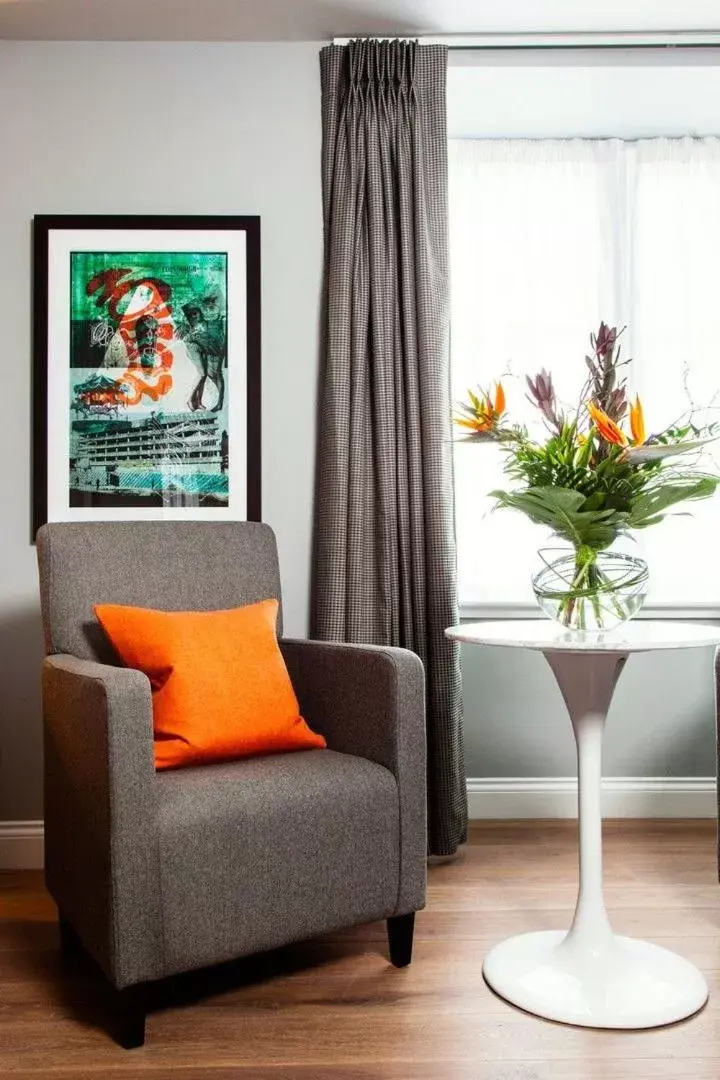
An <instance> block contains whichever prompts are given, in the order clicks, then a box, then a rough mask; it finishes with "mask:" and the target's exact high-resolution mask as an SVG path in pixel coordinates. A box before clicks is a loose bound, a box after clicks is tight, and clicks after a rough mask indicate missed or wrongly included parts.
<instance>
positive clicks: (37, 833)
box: [0, 821, 43, 870]
mask: <svg viewBox="0 0 720 1080" xmlns="http://www.w3.org/2000/svg"><path fill="white" fill-rule="evenodd" d="M42 865H43V823H42V821H0V870H39V869H42Z"/></svg>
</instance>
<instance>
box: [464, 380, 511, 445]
mask: <svg viewBox="0 0 720 1080" xmlns="http://www.w3.org/2000/svg"><path fill="white" fill-rule="evenodd" d="M468 397H469V398H470V404H469V405H463V409H464V410H465V412H466V413H468V416H467V417H466V416H456V417H455V423H456V424H458V425H459V427H464V428H469V429H470V430H471V431H474V432H475V433H476V434H480V435H482V434H487V433H488V432H491V431H494V430H495V428H496V427H497V424H498V421H499V419H500V417H501V416H502V414H503V413H504V412H505V391H504V390H503V385H502V383H496V384H495V400H494V401H493V400H492V398H491V397H490V392H489V391H485V390H483V391H481V392H480V396H479V397H478V395H477V394H474V393H473V392H472V390H468Z"/></svg>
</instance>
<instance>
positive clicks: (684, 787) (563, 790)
mask: <svg viewBox="0 0 720 1080" xmlns="http://www.w3.org/2000/svg"><path fill="white" fill-rule="evenodd" d="M467 791H468V804H469V809H470V818H471V820H478V819H487V818H490V819H500V818H508V819H512V818H573V817H575V815H576V814H577V780H576V779H575V777H572V776H557V777H553V776H548V777H542V776H538V777H536V776H528V777H497V778H494V777H493V778H484V779H479V778H478V779H473V778H470V779H468V782H467ZM602 811H603V816H604V817H609V818H715V817H717V812H718V804H717V794H716V782H715V777H714V776H707V777H706V776H672V777H667V776H608V777H605V778H604V779H603V798H602Z"/></svg>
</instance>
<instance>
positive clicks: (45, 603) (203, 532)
mask: <svg viewBox="0 0 720 1080" xmlns="http://www.w3.org/2000/svg"><path fill="white" fill-rule="evenodd" d="M37 554H38V563H39V567H40V597H41V605H42V615H43V626H44V629H45V647H46V649H47V651H48V652H49V653H71V654H72V655H74V656H77V657H80V658H82V659H92V660H100V661H101V662H103V663H116V662H117V659H116V657H115V654H114V653H113V651H112V649H111V647H110V645H109V644H108V642H107V640H106V638H105V635H104V634H103V632H102V629H101V627H100V625H99V623H98V621H97V619H96V618H95V615H94V613H93V605H94V604H100V603H105V604H130V605H133V606H135V607H145V608H155V609H158V610H160V611H212V610H220V609H223V608H233V607H241V606H242V605H244V604H252V603H254V602H256V601H257V600H265V599H267V598H268V597H276V598H277V599H278V600H280V573H279V569H278V558H277V547H276V544H275V535H274V533H273V531H272V529H271V528H270V527H269V526H268V525H261V524H259V523H256V522H251V521H238V522H231V523H226V522H222V523H219V522H218V523H216V522H204V521H203V522H199V521H198V522H185V521H183V522H164V521H163V522H156V521H148V522H145V521H143V522H134V521H132V522H131V521H127V522H126V521H123V522H92V523H82V524H75V523H72V524H69V523H64V522H63V523H60V522H58V523H51V524H49V525H43V526H42V528H41V529H40V530H39V532H38V536H37ZM281 632H282V622H281V617H280V614H278V635H279V634H280V633H281Z"/></svg>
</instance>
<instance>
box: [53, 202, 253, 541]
mask: <svg viewBox="0 0 720 1080" xmlns="http://www.w3.org/2000/svg"><path fill="white" fill-rule="evenodd" d="M189 232H194V233H200V234H202V235H203V237H204V238H206V239H207V242H208V243H210V241H211V240H214V239H215V237H214V236H211V235H209V234H215V235H216V236H217V237H218V240H220V237H221V236H228V237H230V239H232V237H233V236H234V235H235V234H236V233H237V232H242V233H244V237H245V241H244V260H245V266H244V272H243V273H242V274H241V270H240V267H238V266H237V265H236V266H235V270H234V277H235V278H238V275H241V276H242V277H244V282H245V296H244V305H239V304H238V300H239V297H238V296H237V295H235V296H234V297H233V296H231V295H230V289H229V287H228V289H227V290H226V297H225V303H226V320H225V324H224V325H225V352H224V360H220V361H217V364H218V366H220V367H222V366H223V365H224V369H225V371H227V369H228V367H229V360H228V356H229V351H230V350H229V346H228V342H229V341H231V340H233V338H232V335H235V338H234V341H235V343H236V344H237V342H238V340H239V339H238V338H237V335H238V333H242V334H244V338H245V340H244V349H242V348H241V349H240V353H239V354H243V355H244V358H245V374H246V378H245V380H244V381H245V395H246V403H245V408H244V410H243V411H242V412H243V421H244V427H245V433H244V434H245V453H246V470H245V471H246V476H245V505H244V507H242V506H239V502H240V501H241V500H238V499H236V500H235V506H234V507H233V498H232V494H230V495H227V496H225V498H226V500H227V519H228V520H249V521H259V520H261V441H260V440H261V426H260V425H261V408H260V406H261V329H260V319H261V286H260V218H259V216H257V215H249V216H214V215H155V214H151V215H150V214H148V215H146V214H142V215H114V214H111V215H75V214H39V215H35V217H34V219H33V223H32V256H33V269H32V274H33V307H32V312H33V317H32V353H33V397H32V433H33V438H32V524H31V527H32V538H33V539H34V537H35V534H36V533H37V530H38V528H39V527H40V526H41V525H42V524H44V523H45V522H46V521H48V520H49V516H48V513H49V509H50V510H51V511H52V507H49V498H48V495H49V493H48V466H49V462H50V461H51V460H53V459H52V458H51V452H52V450H53V449H54V450H55V460H56V459H57V453H58V450H57V447H54V448H51V447H49V445H48V439H49V436H50V431H49V422H48V416H49V413H48V410H49V408H50V407H52V408H53V410H54V412H55V413H57V412H58V410H59V408H60V406H59V404H58V402H57V401H51V400H50V390H49V376H50V374H51V372H50V367H49V365H50V364H51V363H56V362H57V361H56V359H53V357H57V356H62V355H63V353H64V352H65V346H67V354H66V355H67V365H68V373H69V372H70V369H71V367H72V366H73V363H72V358H71V351H72V350H71V340H73V339H72V333H73V330H74V324H73V322H72V315H71V314H70V313H69V314H68V317H67V321H66V323H63V321H62V319H56V318H55V315H54V312H55V310H56V309H57V308H58V304H60V305H61V301H57V303H56V297H55V296H54V293H53V290H54V289H55V288H56V285H57V282H59V281H60V280H63V282H64V284H63V287H62V289H61V290H60V291H61V292H62V291H63V290H65V291H66V292H67V306H68V312H69V310H70V307H69V297H70V290H71V288H72V282H71V273H70V271H69V270H68V271H67V275H68V276H67V281H65V279H64V278H63V274H64V273H65V271H63V272H62V273H58V272H57V267H58V266H61V265H62V263H63V257H62V256H63V252H62V251H61V252H60V254H59V255H58V252H57V250H56V249H53V256H52V258H51V242H55V243H56V245H58V246H60V247H61V244H60V237H61V236H62V237H65V236H68V235H69V234H71V233H72V234H77V233H80V234H82V237H83V240H87V245H88V250H92V248H93V243H92V239H93V235H97V234H100V233H113V234H116V233H119V234H121V237H122V236H127V237H128V238H129V239H130V242H131V247H132V248H133V249H134V250H138V236H140V238H141V239H142V234H143V233H148V234H149V233H155V234H162V235H163V236H164V237H168V238H171V239H172V242H173V244H174V243H175V242H176V241H175V234H177V243H178V244H180V241H181V239H183V238H184V236H186V235H187V234H188V233H189ZM118 239H119V238H118ZM217 246H218V249H219V255H222V254H223V251H221V250H220V243H219V244H218V245H217ZM230 247H232V244H231V245H230ZM146 248H147V250H148V251H149V252H150V253H151V255H154V254H157V255H158V257H160V253H161V252H162V251H163V250H164V248H163V244H162V243H159V244H157V246H155V247H153V242H151V240H150V238H148V243H147V245H146ZM111 250H112V251H115V250H122V247H120V248H119V249H116V248H112V249H111ZM143 250H145V247H143ZM208 250H209V249H207V248H205V247H203V251H202V253H201V254H200V255H199V256H198V258H199V259H202V257H203V256H207V253H208ZM82 251H85V244H83V245H82ZM178 251H182V245H180V247H179V248H175V247H173V248H172V252H173V253H174V254H176V255H177V252H178ZM68 254H69V255H71V256H73V257H74V256H76V255H77V252H76V251H74V250H69V252H68ZM99 254H102V252H100V253H99ZM183 254H185V255H187V256H188V257H190V256H191V255H192V251H188V252H183ZM224 254H225V255H226V264H225V265H230V260H231V259H232V258H235V261H236V263H237V262H238V259H239V256H238V257H236V256H234V255H231V254H229V252H228V251H225V252H224ZM171 257H172V256H171ZM207 257H208V258H209V256H207ZM121 261H122V260H121ZM178 261H179V260H178ZM148 280H150V279H148ZM225 280H226V282H227V283H228V285H229V283H230V280H231V278H230V275H229V274H227V273H226V278H225ZM101 295H102V294H101ZM167 309H168V310H169V311H171V310H172V304H171V301H170V302H168V305H167ZM236 309H237V310H238V311H244V325H242V326H240V325H237V323H238V322H239V319H238V318H237V317H236V316H235V315H233V314H232V313H233V312H234V311H235V310H236ZM183 310H184V311H188V310H189V306H186V307H185V308H184V309H183ZM200 318H201V316H198V319H200ZM233 320H234V321H233ZM55 324H57V325H55ZM60 324H62V326H63V327H64V329H65V330H66V333H65V337H66V340H63V341H62V342H60V343H59V342H58V335H57V329H58V326H59V325H60ZM51 335H53V339H52V340H53V344H52V347H50V340H51ZM60 336H61V337H62V336H63V335H60ZM198 340H199V338H198ZM152 347H153V348H155V347H156V346H154V345H153V346H152ZM160 347H162V346H160ZM188 352H189V347H188ZM195 353H196V354H197V353H198V349H197V347H196V348H195ZM206 355H207V354H206ZM170 356H172V353H170ZM142 362H143V363H145V361H144V360H143V361H142ZM75 366H76V367H77V366H78V365H77V364H75ZM136 366H137V364H136ZM128 370H129V369H128ZM148 370H150V369H148ZM54 374H55V375H56V376H57V375H58V373H57V372H55V373H54ZM216 374H217V371H216ZM229 376H230V377H229V378H228V379H224V378H223V377H222V375H221V376H220V378H221V381H222V383H223V386H224V385H225V384H226V383H227V386H228V390H227V404H226V406H225V407H226V409H227V410H228V412H229V411H230V409H231V407H232V406H233V393H234V391H236V389H237V388H236V387H234V386H233V379H232V372H229ZM105 381H106V383H109V382H111V381H113V380H111V379H106V380H105ZM114 382H115V384H116V385H120V384H121V380H115V381H114ZM204 382H205V383H206V384H207V385H208V387H210V389H212V387H211V384H210V381H209V378H206V379H205V380H204ZM65 385H66V386H67V387H68V391H69V388H70V380H69V379H68V380H67V381H66V383H65ZM122 385H123V389H124V390H125V391H126V384H122ZM196 393H197V390H196V391H195V392H194V395H195V394H196ZM206 393H207V391H206V390H204V389H201V391H200V397H199V398H198V399H197V401H198V404H197V405H196V406H192V407H193V408H197V410H198V414H200V413H201V412H205V411H206V410H207V406H206V405H204V404H202V401H203V394H206ZM194 395H193V396H194ZM85 396H86V398H87V397H88V396H89V397H93V396H92V395H88V393H87V392H86V394H85ZM116 396H117V395H116ZM217 398H218V400H220V401H222V395H221V393H220V392H219V391H218V392H217ZM93 400H94V399H93ZM128 400H129V399H128V398H125V399H124V403H127V401H128ZM66 402H67V405H68V408H67V415H68V417H69V416H70V412H71V406H70V394H69V392H68V394H67V398H66ZM161 404H162V402H161ZM82 407H83V408H85V407H86V406H85V403H84V401H83V403H82ZM123 407H125V406H123ZM188 407H191V406H190V403H189V402H188ZM216 407H217V401H216ZM72 408H75V405H74V404H73V405H72ZM87 408H88V409H89V410H90V412H91V415H94V414H93V413H92V408H93V406H87ZM95 408H96V409H97V408H99V407H98V406H95ZM105 408H107V406H105ZM210 411H215V410H214V409H211V410H210ZM236 413H237V415H238V416H239V415H240V413H239V410H236ZM127 414H128V410H127V408H126V407H125V413H123V416H125V415H127ZM159 415H160V416H161V417H162V413H160V414H159ZM206 419H207V416H206ZM198 422H199V418H198ZM145 423H147V421H146V422H145ZM168 423H169V422H167V421H166V426H167V424H168ZM109 425H110V421H107V424H106V426H107V429H108V430H110V427H109ZM71 426H72V427H73V428H74V427H75V426H77V425H75V424H74V423H72V422H71V421H70V420H68V429H69V428H70V427H71ZM95 426H96V427H98V426H102V425H101V424H96V425H95ZM139 426H143V424H142V423H141V424H140V425H139ZM229 427H230V425H229V424H228V428H229ZM237 427H240V423H239V422H238V424H237ZM223 436H224V437H226V433H225V432H223ZM165 437H166V438H169V436H168V435H166V436H165ZM69 438H70V436H68V439H69ZM138 438H140V436H138ZM233 438H237V432H235V433H234V435H233ZM63 445H65V444H63ZM225 447H226V448H227V438H226V441H225ZM230 453H232V451H230ZM196 456H197V455H196ZM223 460H224V461H226V460H227V453H226V454H225V457H224V458H223ZM53 467H54V468H55V467H56V465H54V466H53ZM67 467H68V470H69V471H68V477H69V476H70V474H71V461H70V458H68V461H67ZM88 471H89V470H86V472H88ZM223 471H225V470H223ZM116 472H117V473H119V469H116ZM107 474H108V476H110V470H109V468H108V469H107ZM97 483H98V492H99V483H100V482H99V481H98V482H97ZM56 486H57V485H56ZM71 488H72V483H71V481H70V479H68V503H69V504H70V501H71V499H72V494H73V493H72V491H71ZM198 490H200V489H198ZM230 491H231V492H232V488H230ZM156 497H157V498H164V497H165V494H164V492H161V494H160V495H157V496H156V495H155V494H152V495H151V496H146V495H145V496H143V498H142V499H140V497H139V496H138V499H140V502H142V503H143V505H142V506H141V505H138V506H137V508H136V511H135V510H133V498H134V496H129V501H127V505H126V504H123V505H126V508H127V511H128V515H131V516H128V518H127V519H128V520H138V519H143V518H144V517H145V516H146V515H147V513H149V512H151V511H150V509H149V508H147V509H145V508H144V503H147V502H149V501H150V500H151V499H154V498H156ZM197 497H198V498H200V496H197ZM87 498H88V499H92V498H97V499H99V498H100V495H99V494H98V495H97V496H93V495H92V494H90V495H88V496H87ZM107 498H108V499H113V498H117V499H118V500H119V499H120V498H121V496H120V495H119V494H118V495H117V496H115V495H114V493H113V492H112V491H108V494H107ZM202 498H206V496H202ZM211 498H212V496H211ZM55 501H56V502H57V498H55ZM155 509H157V506H156V508H155ZM185 510H187V513H185V512H184V511H185ZM239 510H244V513H239V512H238V511H239ZM114 512H115V511H114V510H113V514H114ZM123 512H124V511H123ZM69 513H70V514H72V511H69ZM83 513H85V514H86V515H88V514H89V515H92V514H93V510H92V509H87V507H86V508H85V509H84V510H83ZM180 513H181V516H182V519H186V520H197V519H200V518H202V516H203V515H202V512H201V511H200V510H198V508H197V507H193V506H192V505H187V506H185V505H183V506H182V509H181V511H180ZM162 516H163V511H162V508H161V509H160V510H157V513H156V514H155V517H156V518H157V517H160V518H162ZM109 517H110V518H111V519H115V518H113V515H112V514H110V512H109V511H108V510H104V509H103V507H102V506H98V508H97V518H96V520H108V518H109ZM57 519H58V518H55V520H57ZM61 519H62V520H65V519H66V518H61ZM88 519H90V520H95V517H94V516H91V517H90V518H88V517H87V516H85V517H84V518H83V520H88ZM175 519H177V517H176V518H175ZM222 520H225V518H223V519H222Z"/></svg>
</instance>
